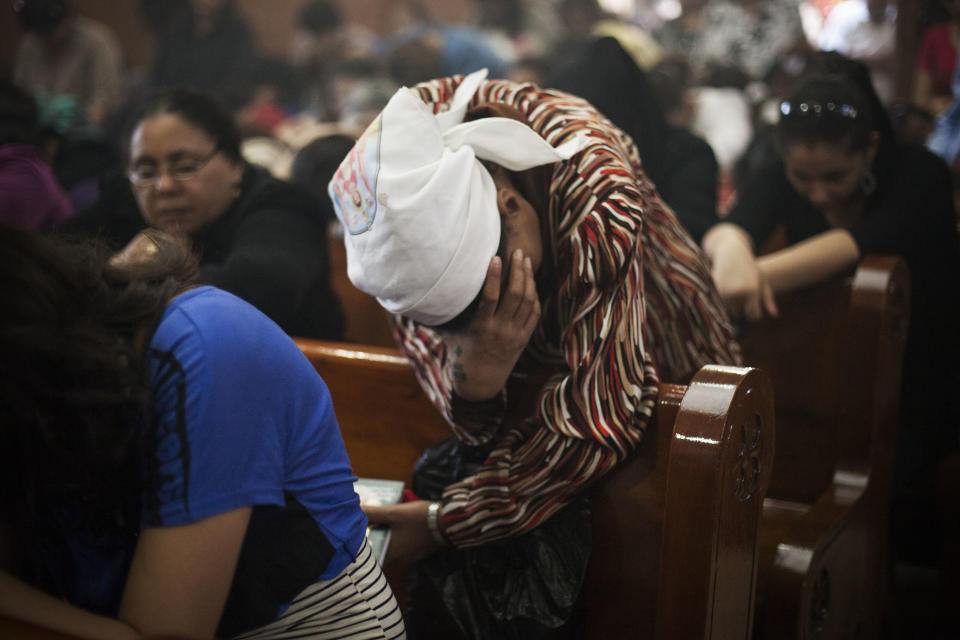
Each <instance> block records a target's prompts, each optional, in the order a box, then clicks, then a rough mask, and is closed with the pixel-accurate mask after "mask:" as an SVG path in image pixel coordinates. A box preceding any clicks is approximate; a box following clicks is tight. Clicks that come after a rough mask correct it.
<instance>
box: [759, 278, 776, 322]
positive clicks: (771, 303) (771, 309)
mask: <svg viewBox="0 0 960 640" xmlns="http://www.w3.org/2000/svg"><path fill="white" fill-rule="evenodd" d="M760 297H761V299H762V302H763V310H764V311H765V312H766V313H767V315H769V316H770V317H772V318H776V317H779V315H780V310H779V309H778V308H777V301H776V299H775V298H774V296H773V289H772V288H771V287H770V285H769V284H768V283H767V281H766V280H761V282H760Z"/></svg>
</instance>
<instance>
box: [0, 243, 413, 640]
mask: <svg viewBox="0 0 960 640" xmlns="http://www.w3.org/2000/svg"><path fill="white" fill-rule="evenodd" d="M138 243H139V244H138V245H137V246H135V247H131V248H130V249H128V250H127V251H126V252H124V253H123V254H120V255H119V256H116V257H114V258H112V259H110V258H109V255H108V254H107V253H106V252H105V251H102V250H97V249H96V248H95V247H92V246H89V245H70V244H65V243H62V242H61V241H58V240H55V239H54V238H52V237H45V236H40V235H37V234H35V233H31V232H27V231H24V230H16V229H14V228H12V227H0V252H2V255H3V256H5V259H4V260H3V261H0V288H2V290H3V291H5V292H9V293H10V294H11V295H10V297H9V299H8V300H7V302H6V304H5V306H4V313H3V316H2V319H0V324H2V330H0V336H2V337H0V348H2V349H3V352H4V353H5V354H6V356H5V357H4V359H3V364H2V365H0V398H2V402H0V455H2V457H3V461H2V464H0V478H2V481H0V530H2V531H0V533H2V534H3V535H0V542H5V543H7V545H8V547H7V548H5V549H3V550H2V551H3V553H0V557H2V558H16V559H18V560H19V561H20V562H19V566H7V567H3V570H0V615H3V616H8V617H12V618H16V619H20V620H26V621H28V622H32V623H33V624H36V625H40V626H44V627H53V628H55V629H58V630H60V631H62V632H65V633H69V634H70V635H71V636H79V637H83V638H94V639H96V640H107V639H110V638H137V637H141V635H143V636H151V637H160V636H163V637H183V638H186V637H191V638H209V637H213V635H214V633H216V635H217V637H234V636H236V635H237V634H241V633H242V634H244V635H243V637H244V638H261V637H271V638H275V637H281V634H282V633H284V632H286V631H289V630H290V629H292V628H293V629H296V632H297V633H298V634H301V635H300V637H304V636H305V635H308V634H310V633H313V634H316V635H315V636H311V637H332V634H334V633H339V634H343V635H346V634H348V631H352V632H356V631H359V630H361V629H362V630H366V631H367V632H368V633H370V635H369V636H364V637H371V638H372V637H376V638H401V637H403V635H404V627H403V621H402V619H401V617H400V613H399V611H398V609H397V604H396V601H395V599H394V597H393V594H392V592H391V591H390V587H389V586H388V585H387V583H386V580H385V579H384V577H383V574H382V573H381V572H380V568H379V566H378V565H377V562H376V560H375V559H374V557H373V555H372V553H371V550H370V546H369V545H368V544H367V542H366V536H365V531H366V524H367V522H366V518H365V517H364V515H363V512H362V511H361V509H360V503H359V498H358V497H357V495H356V493H355V492H354V488H353V482H354V481H355V477H354V476H353V472H352V470H351V468H350V461H349V460H348V458H347V453H346V450H345V449H344V446H343V440H342V438H341V436H340V432H339V429H338V426H337V421H336V418H335V416H334V408H333V405H332V404H331V400H330V395H329V393H328V392H327V388H326V386H325V385H324V384H323V381H322V380H321V379H320V377H319V376H317V374H316V371H315V370H314V369H313V367H312V366H311V365H310V363H309V362H308V361H307V359H306V358H304V357H303V355H302V354H301V353H300V350H299V349H298V348H297V347H296V345H295V344H294V343H293V342H292V341H291V340H290V338H289V337H287V336H286V335H284V334H283V332H282V331H280V329H279V328H278V327H277V326H276V325H275V324H274V323H273V322H271V321H270V320H269V319H268V318H267V317H266V316H264V315H263V314H262V313H260V312H258V311H257V310H256V309H254V308H253V307H252V306H250V305H249V304H247V303H246V302H243V301H242V300H240V299H239V298H236V297H235V296H233V295H231V294H229V293H226V292H224V291H221V290H218V289H216V288H214V287H209V286H201V287H192V286H191V285H190V282H189V278H190V276H191V273H192V271H193V268H194V267H195V262H194V261H193V259H192V257H191V256H190V255H189V253H188V252H187V251H186V248H185V246H184V245H183V244H182V243H179V242H177V240H176V239H175V238H174V237H172V236H169V235H167V234H164V233H162V232H157V231H149V232H146V233H145V234H143V235H141V236H140V239H139V241H138ZM18 574H19V575H18ZM357 576H365V577H364V579H362V580H358V579H357ZM21 577H22V578H23V580H21ZM305 618H306V621H305ZM326 634H330V635H326ZM343 635H338V636H337V637H343Z"/></svg>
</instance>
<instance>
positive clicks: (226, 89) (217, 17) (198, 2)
mask: <svg viewBox="0 0 960 640" xmlns="http://www.w3.org/2000/svg"><path fill="white" fill-rule="evenodd" d="M156 37H157V50H156V55H155V56H154V61H153V69H152V72H151V74H150V79H149V83H150V84H151V85H152V86H155V87H187V88H190V89H195V90H198V91H206V92H209V93H211V94H213V95H217V96H218V97H219V98H220V99H221V100H222V101H223V102H224V103H225V104H227V106H228V107H230V108H231V109H237V108H240V107H242V106H243V103H244V101H245V100H246V99H247V96H246V95H244V94H245V92H244V91H243V90H240V91H238V90H237V88H238V87H245V86H246V84H247V83H246V82H245V78H246V76H247V73H248V72H249V69H250V66H251V65H252V64H253V62H254V60H255V59H256V58H257V57H258V55H259V52H258V50H257V47H256V42H255V40H254V38H253V35H252V34H251V33H250V26H249V25H248V24H247V22H246V20H245V19H244V17H243V15H242V14H241V13H240V12H239V11H237V8H236V3H235V1H234V0H189V1H188V2H187V7H186V10H183V11H178V12H176V13H175V14H174V15H173V16H172V17H171V22H170V24H168V25H166V27H165V28H164V29H162V30H160V31H158V32H157V33H156Z"/></svg>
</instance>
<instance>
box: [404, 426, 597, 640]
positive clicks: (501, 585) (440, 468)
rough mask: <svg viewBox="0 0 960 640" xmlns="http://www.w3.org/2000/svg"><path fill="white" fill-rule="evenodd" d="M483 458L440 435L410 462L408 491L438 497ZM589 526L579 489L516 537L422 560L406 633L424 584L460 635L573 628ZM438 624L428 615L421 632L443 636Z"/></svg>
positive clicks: (535, 634)
mask: <svg viewBox="0 0 960 640" xmlns="http://www.w3.org/2000/svg"><path fill="white" fill-rule="evenodd" d="M486 456H487V451H486V450H485V449H484V448H477V447H468V446H466V445H464V444H462V443H461V442H460V441H459V440H457V439H456V438H450V439H447V440H445V441H443V442H441V443H440V444H438V445H436V446H434V447H431V448H430V449H428V450H427V451H426V452H425V453H424V454H423V455H422V456H421V457H420V459H419V460H418V461H417V464H416V466H415V468H414V475H413V486H412V489H413V492H414V493H415V494H417V496H419V497H421V498H425V499H428V500H436V499H439V497H440V494H441V493H442V491H443V488H444V487H446V486H447V485H448V484H451V483H452V482H455V481H457V480H460V479H461V478H464V477H467V476H468V475H470V474H471V473H473V471H474V470H475V469H476V467H477V466H478V465H479V464H481V463H482V462H483V460H485V459H486ZM591 526H592V525H591V508H590V501H589V498H588V497H587V496H586V495H585V494H584V495H581V496H580V497H578V498H577V499H576V500H574V501H573V502H571V503H570V504H568V505H567V506H565V507H564V508H563V509H561V510H560V511H559V512H557V513H556V514H554V515H553V516H552V517H551V518H549V519H548V520H547V521H546V522H544V523H543V524H541V525H540V526H539V527H537V528H536V529H534V530H532V531H530V532H528V533H526V534H524V535H522V536H517V537H515V538H509V539H507V540H501V541H497V542H493V543H488V544H485V545H482V546H479V547H469V548H465V549H457V548H453V547H448V548H446V549H443V550H441V551H439V552H437V553H435V554H434V555H433V556H431V557H430V558H428V559H426V560H424V561H422V562H421V563H420V564H419V565H418V566H417V568H416V576H415V579H414V580H413V583H414V584H415V585H416V586H415V587H414V588H413V589H412V590H411V592H410V594H409V595H408V601H409V603H410V609H409V611H408V613H411V614H412V615H411V622H412V624H410V625H408V631H410V632H411V638H416V637H417V631H416V629H417V626H418V623H417V622H416V621H415V619H416V618H417V617H418V616H427V615H429V613H428V611H427V609H428V607H426V606H424V604H423V602H422V601H423V599H424V597H423V588H424V586H426V587H427V588H428V589H429V591H430V592H431V593H432V594H433V597H434V598H435V600H438V601H440V602H442V606H443V607H444V608H445V609H446V612H447V613H448V614H449V617H450V618H451V619H452V620H453V621H455V623H456V626H457V627H458V630H459V631H460V634H461V637H463V638H470V639H472V640H488V639H494V638H495V639H498V640H499V639H503V640H510V639H513V638H517V639H520V638H522V639H523V640H534V639H536V638H556V637H558V635H559V633H560V632H559V631H558V630H559V629H561V628H564V629H566V630H567V632H572V630H573V629H574V628H576V627H577V626H578V625H579V624H580V622H581V621H580V620H579V619H578V614H579V613H580V612H579V609H578V603H579V595H580V589H581V587H582V585H583V581H584V577H585V576H586V571H587V563H588V561H589V559H590V547H591V536H592V529H591ZM423 583H426V585H424V584H423ZM437 625H438V621H437V620H431V621H430V623H429V630H427V631H426V632H421V633H420V637H447V636H445V635H444V634H445V633H446V632H445V631H440V628H439V627H438V626H437ZM424 626H427V625H424ZM574 635H575V632H574Z"/></svg>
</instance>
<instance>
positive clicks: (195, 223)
mask: <svg viewBox="0 0 960 640" xmlns="http://www.w3.org/2000/svg"><path fill="white" fill-rule="evenodd" d="M134 123H135V124H134V126H133V128H132V129H131V131H130V133H129V136H128V137H127V138H126V143H127V147H128V151H127V154H128V156H127V163H128V167H127V172H126V176H124V177H123V179H113V180H105V181H104V185H103V187H102V191H101V199H100V202H99V203H97V205H95V206H94V207H93V208H92V209H90V210H88V211H86V212H84V213H82V214H80V215H79V216H77V217H76V218H75V219H74V220H72V221H71V222H70V223H68V224H67V225H65V227H64V228H63V229H64V230H65V231H69V232H88V233H95V234H96V235H98V236H101V237H105V238H107V239H108V240H110V241H111V242H112V243H113V244H114V245H115V247H116V248H120V247H123V246H125V245H128V244H129V243H130V242H131V241H133V240H134V239H135V238H136V236H137V234H138V233H140V232H141V231H142V230H143V229H144V228H146V227H153V228H157V229H161V230H164V231H168V232H171V233H179V234H185V235H187V236H189V238H190V240H191V241H192V245H193V249H194V250H195V251H196V252H197V253H198V254H199V255H200V273H199V280H200V282H202V283H204V284H211V285H215V286H218V287H220V288H222V289H226V290H227V291H230V292H231V293H234V294H236V295H237V296H239V297H241V298H243V299H245V300H246V301H248V302H250V303H251V304H253V305H254V306H255V307H257V308H258V309H260V310H261V311H262V312H264V313H265V314H267V315H268V316H269V317H270V318H271V319H272V320H273V321H274V322H276V323H277V324H279V325H280V327H281V328H282V329H283V330H284V331H286V332H287V333H288V334H290V335H295V336H303V337H311V338H324V339H334V340H335V339H339V338H340V337H341V335H342V331H343V315H342V311H341V308H340V302H339V300H338V299H337V296H336V294H335V293H334V291H333V288H332V286H331V284H330V277H329V265H328V257H327V252H326V247H327V227H326V225H327V223H326V221H325V219H324V216H323V213H322V211H323V208H322V205H321V203H320V202H319V201H318V200H317V199H316V198H315V196H313V195H312V194H310V193H308V192H307V191H306V190H305V189H301V188H300V187H296V186H294V185H291V184H289V183H287V182H283V181H281V180H277V179H275V178H273V177H271V176H270V174H269V173H268V172H267V171H266V170H264V169H261V168H258V167H254V166H252V165H250V164H247V163H246V162H245V161H244V160H243V157H242V156H241V153H240V133H239V131H238V129H237V126H236V124H235V123H234V121H233V119H232V117H231V115H230V113H229V112H227V111H226V110H224V109H223V108H222V107H221V106H220V105H219V104H218V103H217V102H216V101H214V100H213V99H212V98H210V97H207V96H205V95H204V94H201V93H197V92H193V91H189V90H184V89H171V90H164V91H161V92H159V93H157V94H155V95H153V96H152V97H151V98H150V99H149V100H148V101H147V102H146V104H145V106H144V107H143V108H142V109H141V111H140V112H139V115H138V117H137V118H136V119H135V120H134Z"/></svg>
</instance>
